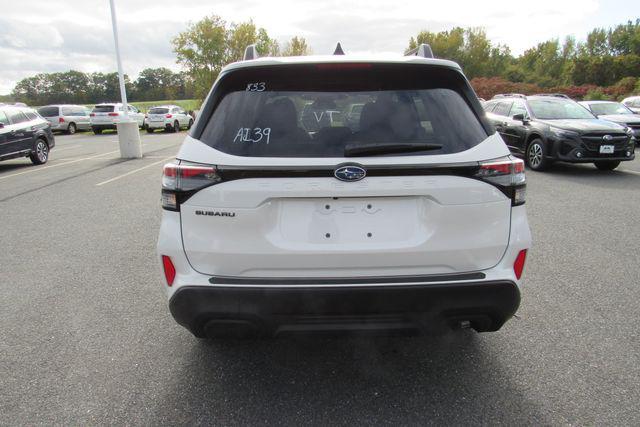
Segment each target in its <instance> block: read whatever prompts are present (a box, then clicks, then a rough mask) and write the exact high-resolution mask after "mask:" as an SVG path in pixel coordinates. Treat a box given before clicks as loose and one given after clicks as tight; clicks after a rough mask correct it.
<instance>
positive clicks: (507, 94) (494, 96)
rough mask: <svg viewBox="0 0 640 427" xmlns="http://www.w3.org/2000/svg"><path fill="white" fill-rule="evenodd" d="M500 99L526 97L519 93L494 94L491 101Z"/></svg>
mask: <svg viewBox="0 0 640 427" xmlns="http://www.w3.org/2000/svg"><path fill="white" fill-rule="evenodd" d="M500 98H526V96H525V95H523V94H521V93H496V94H495V95H493V98H491V99H500Z"/></svg>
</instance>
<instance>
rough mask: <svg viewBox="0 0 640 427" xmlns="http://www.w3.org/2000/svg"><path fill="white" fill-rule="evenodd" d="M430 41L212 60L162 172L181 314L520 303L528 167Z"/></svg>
mask: <svg viewBox="0 0 640 427" xmlns="http://www.w3.org/2000/svg"><path fill="white" fill-rule="evenodd" d="M250 48H251V47H250ZM248 51H250V49H249V48H248ZM429 51H430V49H428V47H426V48H425V46H422V47H421V48H420V49H419V50H418V54H414V55H410V56H405V57H391V58H389V57H375V56H366V57H358V56H349V55H346V56H345V55H335V56H307V57H296V58H259V59H250V60H245V61H241V62H238V63H233V64H230V65H228V66H227V67H225V68H224V69H223V71H222V72H221V73H220V76H219V78H218V79H217V81H216V82H215V84H214V86H213V88H212V90H211V92H210V94H209V96H208V98H207V99H206V101H205V103H204V106H203V108H202V111H201V113H200V115H199V117H198V120H197V121H196V123H195V125H194V127H193V128H192V129H191V132H190V133H189V136H187V138H186V139H185V141H184V143H183V145H182V147H181V148H180V150H179V152H178V155H177V159H176V161H175V162H173V163H170V164H167V165H165V167H164V171H163V181H162V207H163V216H162V223H161V228H160V235H159V240H158V246H157V249H158V257H159V261H160V263H161V265H162V268H163V272H164V277H165V279H166V282H165V285H164V286H165V288H166V291H167V294H168V298H169V308H170V311H171V313H172V315H173V317H174V318H175V319H176V321H177V322H178V323H179V324H181V325H183V326H184V327H186V328H187V329H188V330H190V331H191V332H192V333H193V334H194V335H195V336H197V337H215V336H221V335H223V336H224V335H227V334H230V335H233V336H236V335H253V334H258V335H279V334H285V333H298V332H314V331H315V332H327V331H331V332H335V331H356V332H358V331H361V332H362V331H378V330H392V331H397V330H413V331H425V330H432V328H433V327H434V326H438V327H441V326H444V327H453V328H473V329H475V330H477V331H480V332H482V331H496V330H498V329H499V328H500V327H501V326H502V325H503V324H504V323H505V321H507V320H508V319H509V318H510V317H511V316H512V315H513V314H514V313H515V312H516V310H517V309H518V306H519V303H520V292H521V286H522V281H521V280H522V279H521V275H522V272H523V267H524V262H525V258H526V253H527V249H529V247H530V245H531V235H530V231H529V225H528V223H527V216H526V212H525V206H524V202H525V176H524V164H523V162H522V160H520V159H516V158H514V157H512V156H511V155H510V153H509V149H508V148H507V146H506V145H505V143H504V142H503V141H502V139H501V138H500V136H499V134H497V133H496V132H495V131H494V129H493V128H492V126H491V124H490V123H489V122H488V121H487V120H486V118H485V116H484V112H483V109H482V107H481V106H480V103H479V101H478V99H477V97H476V95H475V94H474V92H473V90H472V88H471V87H470V85H469V83H468V81H467V79H466V78H465V76H464V75H463V73H462V71H461V69H460V67H459V66H458V65H457V64H456V63H453V62H450V61H447V60H441V59H433V58H430V57H427V56H428V55H426V54H425V52H429ZM249 56H251V55H249ZM309 103H312V110H313V113H314V115H315V118H316V120H317V123H315V124H313V126H312V127H311V129H307V128H305V121H303V120H301V115H302V114H301V113H302V110H303V108H304V107H305V106H307V105H308V104H309ZM358 104H361V105H362V108H358V109H356V110H359V118H355V119H354V118H353V117H352V118H351V119H350V120H349V121H342V122H341V119H340V118H341V117H346V116H347V112H351V111H352V110H354V109H353V108H351V107H352V106H353V105H358ZM325 115H329V116H331V117H332V120H325V119H324V116H325ZM306 122H308V120H306Z"/></svg>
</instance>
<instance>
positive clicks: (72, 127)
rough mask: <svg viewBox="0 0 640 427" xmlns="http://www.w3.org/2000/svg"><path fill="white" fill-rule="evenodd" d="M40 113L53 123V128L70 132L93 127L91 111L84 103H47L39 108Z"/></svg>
mask: <svg viewBox="0 0 640 427" xmlns="http://www.w3.org/2000/svg"><path fill="white" fill-rule="evenodd" d="M38 114H40V115H41V116H42V117H44V118H45V119H47V120H48V121H49V123H51V130H53V131H62V132H66V133H69V134H74V133H76V131H77V130H89V129H91V121H90V120H89V114H90V111H89V109H88V108H87V107H83V106H82V105H47V106H44V107H40V108H38Z"/></svg>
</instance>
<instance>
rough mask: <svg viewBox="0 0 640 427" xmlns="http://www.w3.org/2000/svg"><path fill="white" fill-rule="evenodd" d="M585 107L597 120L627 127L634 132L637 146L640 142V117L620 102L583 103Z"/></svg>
mask: <svg viewBox="0 0 640 427" xmlns="http://www.w3.org/2000/svg"><path fill="white" fill-rule="evenodd" d="M580 104H582V105H584V106H585V107H586V108H587V109H588V110H589V111H591V112H592V113H593V114H594V115H595V116H596V117H597V118H599V119H602V120H608V121H610V122H614V123H618V124H620V125H624V126H627V127H628V128H631V130H632V131H633V136H634V137H635V138H636V144H638V143H639V141H640V115H637V114H634V113H633V111H631V110H630V109H629V108H627V107H626V106H625V105H624V104H621V103H620V102H613V101H582V102H580Z"/></svg>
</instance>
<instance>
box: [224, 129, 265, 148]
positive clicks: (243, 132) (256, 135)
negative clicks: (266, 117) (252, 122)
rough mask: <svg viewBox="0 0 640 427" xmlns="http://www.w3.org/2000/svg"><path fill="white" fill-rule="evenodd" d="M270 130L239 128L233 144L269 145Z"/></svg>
mask: <svg viewBox="0 0 640 427" xmlns="http://www.w3.org/2000/svg"><path fill="white" fill-rule="evenodd" d="M270 137H271V128H253V129H252V128H240V129H238V132H237V133H236V137H235V138H233V142H253V143H258V142H262V143H265V144H268V143H269V138H270Z"/></svg>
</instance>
